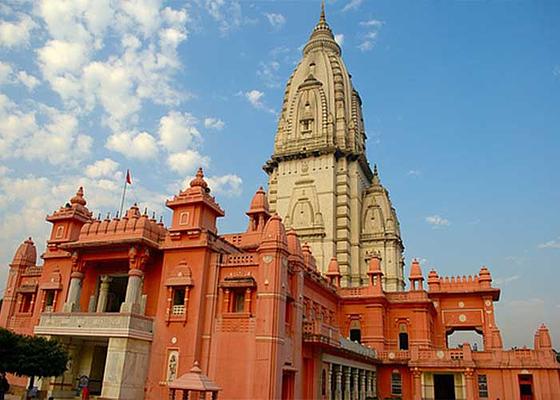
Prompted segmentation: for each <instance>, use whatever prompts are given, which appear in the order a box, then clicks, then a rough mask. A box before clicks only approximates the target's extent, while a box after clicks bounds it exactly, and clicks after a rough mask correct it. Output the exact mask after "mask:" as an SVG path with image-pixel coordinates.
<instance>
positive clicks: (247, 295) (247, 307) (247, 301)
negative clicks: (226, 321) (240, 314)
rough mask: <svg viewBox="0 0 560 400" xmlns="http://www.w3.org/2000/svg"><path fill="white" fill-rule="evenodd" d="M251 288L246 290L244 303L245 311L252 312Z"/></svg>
mask: <svg viewBox="0 0 560 400" xmlns="http://www.w3.org/2000/svg"><path fill="white" fill-rule="evenodd" d="M251 292H252V291H251V288H247V289H246V290H245V304H244V305H243V311H245V312H246V313H248V314H251Z"/></svg>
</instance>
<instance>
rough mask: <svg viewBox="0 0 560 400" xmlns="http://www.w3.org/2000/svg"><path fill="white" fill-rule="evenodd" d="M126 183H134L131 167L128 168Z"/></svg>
mask: <svg viewBox="0 0 560 400" xmlns="http://www.w3.org/2000/svg"><path fill="white" fill-rule="evenodd" d="M126 183H128V184H129V185H132V176H131V175H130V170H129V169H127V170H126Z"/></svg>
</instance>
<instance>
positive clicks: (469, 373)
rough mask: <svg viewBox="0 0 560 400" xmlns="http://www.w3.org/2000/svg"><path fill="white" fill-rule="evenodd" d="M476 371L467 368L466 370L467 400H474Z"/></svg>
mask: <svg viewBox="0 0 560 400" xmlns="http://www.w3.org/2000/svg"><path fill="white" fill-rule="evenodd" d="M473 378H474V371H473V370H472V368H467V369H466V370H465V381H466V388H465V389H466V392H467V393H466V395H467V399H474V398H475V396H474V394H475V387H474V379H473Z"/></svg>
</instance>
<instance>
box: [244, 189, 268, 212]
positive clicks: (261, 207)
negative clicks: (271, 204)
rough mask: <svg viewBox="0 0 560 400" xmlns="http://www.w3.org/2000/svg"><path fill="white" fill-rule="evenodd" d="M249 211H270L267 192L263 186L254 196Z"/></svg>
mask: <svg viewBox="0 0 560 400" xmlns="http://www.w3.org/2000/svg"><path fill="white" fill-rule="evenodd" d="M249 212H250V213H253V212H266V213H268V212H269V211H268V200H267V198H266V192H265V191H264V189H263V187H262V186H261V187H259V189H258V190H257V191H256V193H255V195H254V196H253V200H251V207H250V208H249Z"/></svg>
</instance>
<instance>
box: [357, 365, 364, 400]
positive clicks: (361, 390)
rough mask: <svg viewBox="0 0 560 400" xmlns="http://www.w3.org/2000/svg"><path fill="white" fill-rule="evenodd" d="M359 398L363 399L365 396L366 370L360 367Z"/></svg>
mask: <svg viewBox="0 0 560 400" xmlns="http://www.w3.org/2000/svg"><path fill="white" fill-rule="evenodd" d="M358 372H359V373H360V396H359V399H360V400H365V398H366V371H364V370H362V369H360V370H359V371H358Z"/></svg>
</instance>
